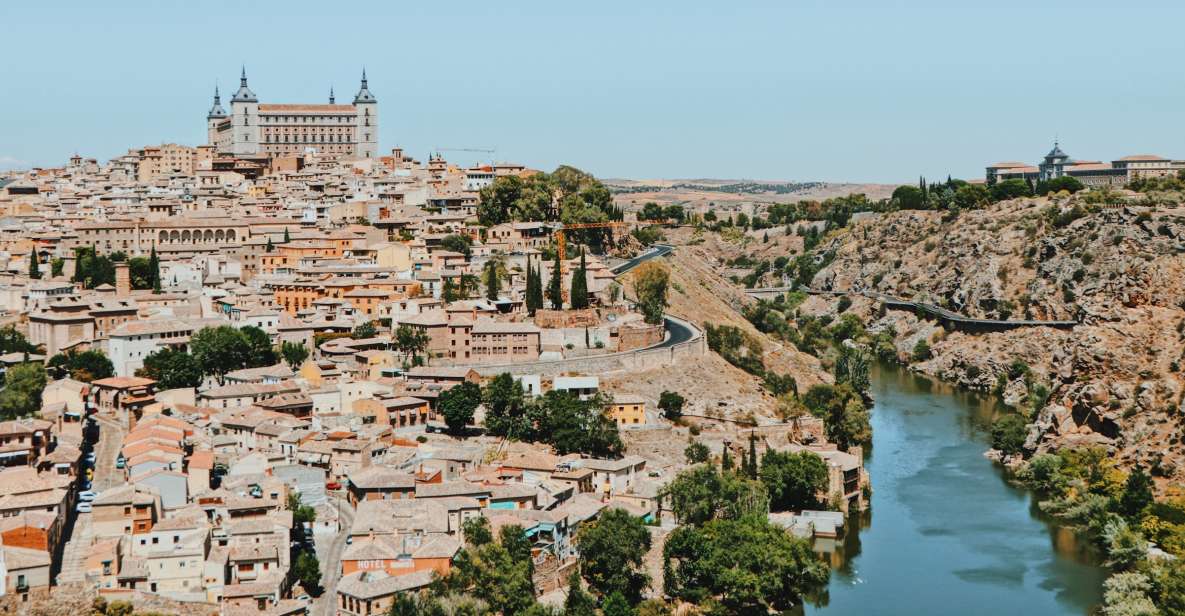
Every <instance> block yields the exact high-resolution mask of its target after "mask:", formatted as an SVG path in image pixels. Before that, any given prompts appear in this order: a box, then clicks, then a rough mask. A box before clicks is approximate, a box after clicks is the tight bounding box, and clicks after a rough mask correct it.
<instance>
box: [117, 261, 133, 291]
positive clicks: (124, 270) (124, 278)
mask: <svg viewBox="0 0 1185 616" xmlns="http://www.w3.org/2000/svg"><path fill="white" fill-rule="evenodd" d="M115 292H116V294H118V295H119V296H120V297H128V296H130V295H131V294H132V276H131V274H129V273H128V264H127V261H124V262H122V263H116V264H115Z"/></svg>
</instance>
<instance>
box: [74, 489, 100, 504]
mask: <svg viewBox="0 0 1185 616" xmlns="http://www.w3.org/2000/svg"><path fill="white" fill-rule="evenodd" d="M98 496H99V493H98V492H95V491H92V490H87V491H85V492H79V493H78V500H80V501H83V502H87V503H89V502H91V501H93V500H95V498H96V497H98Z"/></svg>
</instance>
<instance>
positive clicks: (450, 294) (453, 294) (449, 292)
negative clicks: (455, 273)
mask: <svg viewBox="0 0 1185 616" xmlns="http://www.w3.org/2000/svg"><path fill="white" fill-rule="evenodd" d="M440 299H441V301H443V302H444V303H446V304H451V303H453V302H455V301H457V300H458V299H461V295H460V292H459V291H458V290H457V285H456V283H454V282H453V278H452V277H451V276H450V277H448V278H445V279H444V286H442V287H441V289H440Z"/></svg>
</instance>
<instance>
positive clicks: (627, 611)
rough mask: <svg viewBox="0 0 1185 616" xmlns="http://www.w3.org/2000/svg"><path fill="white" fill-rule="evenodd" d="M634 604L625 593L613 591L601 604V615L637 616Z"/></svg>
mask: <svg viewBox="0 0 1185 616" xmlns="http://www.w3.org/2000/svg"><path fill="white" fill-rule="evenodd" d="M635 614H636V612H635V611H634V606H633V605H631V604H630V602H629V601H628V600H626V598H625V595H622V594H621V593H620V592H613V593H611V594H610V595H609V596H608V597H605V601H604V602H603V603H602V604H601V616H635Z"/></svg>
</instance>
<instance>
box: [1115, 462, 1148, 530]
mask: <svg viewBox="0 0 1185 616" xmlns="http://www.w3.org/2000/svg"><path fill="white" fill-rule="evenodd" d="M1152 502H1153V498H1152V478H1151V477H1149V476H1148V473H1145V472H1144V469H1143V468H1141V467H1139V466H1137V467H1136V468H1135V469H1134V470H1132V472H1131V473H1129V474H1128V476H1127V481H1125V482H1124V484H1123V494H1122V495H1120V497H1119V514H1120V515H1122V516H1124V517H1126V518H1128V519H1132V520H1138V519H1140V518H1141V517H1143V515H1144V513H1145V511H1147V509H1148V507H1149V506H1150V505H1152Z"/></svg>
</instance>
